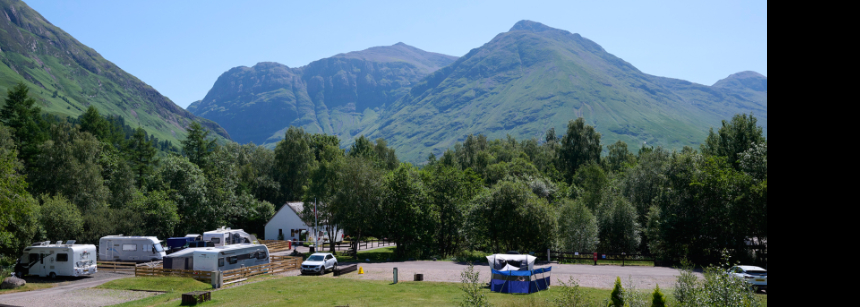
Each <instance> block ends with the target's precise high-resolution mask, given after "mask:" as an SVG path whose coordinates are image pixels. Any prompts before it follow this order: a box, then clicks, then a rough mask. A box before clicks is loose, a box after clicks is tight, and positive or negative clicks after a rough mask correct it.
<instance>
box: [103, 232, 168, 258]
mask: <svg viewBox="0 0 860 307" xmlns="http://www.w3.org/2000/svg"><path fill="white" fill-rule="evenodd" d="M166 255H167V253H165V252H164V248H163V247H162V246H161V241H160V240H158V238H156V237H139V236H123V235H118V236H106V237H102V238H101V239H99V260H102V261H130V262H147V261H159V260H161V259H162V258H163V257H164V256H166Z"/></svg>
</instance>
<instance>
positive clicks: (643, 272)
mask: <svg viewBox="0 0 860 307" xmlns="http://www.w3.org/2000/svg"><path fill="white" fill-rule="evenodd" d="M342 265H344V264H342ZM358 265H359V266H361V267H363V268H364V271H365V274H364V275H358V274H357V273H350V274H347V275H344V276H341V277H339V278H351V279H363V280H389V281H390V280H392V279H393V270H394V268H395V267H396V268H398V271H399V279H400V281H412V279H413V275H414V274H424V281H437V282H460V273H461V272H463V270H464V269H466V268H467V267H468V264H462V263H454V262H448V261H411V262H389V263H360V264H358ZM549 266H552V283H553V284H554V285H558V284H559V283H558V280H559V279H560V280H562V281H565V282H567V281H568V279H569V278H570V277H573V278H574V279H576V280H577V281H578V282H579V285H580V286H583V287H589V288H602V289H611V288H612V287H613V285H614V284H615V278H617V277H621V280H622V282H623V283H625V285H626V284H627V282H628V280H629V279H631V278H632V280H633V282H634V285H635V286H636V288H638V289H654V287H656V285H658V284H659V285H660V288H674V287H675V280H676V279H677V277H678V275H680V274H679V273H678V270H676V269H671V268H658V267H634V266H629V267H620V266H589V265H572V264H551V265H549ZM538 267H544V266H538ZM475 270H477V271H478V272H480V274H481V275H480V276H481V279H482V280H484V281H485V282H490V267H489V265H487V264H482V265H476V266H475Z"/></svg>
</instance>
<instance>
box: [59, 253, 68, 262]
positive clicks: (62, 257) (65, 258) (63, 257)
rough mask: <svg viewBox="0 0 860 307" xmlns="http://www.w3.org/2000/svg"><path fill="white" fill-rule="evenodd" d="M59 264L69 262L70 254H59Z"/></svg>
mask: <svg viewBox="0 0 860 307" xmlns="http://www.w3.org/2000/svg"><path fill="white" fill-rule="evenodd" d="M57 262H69V254H57Z"/></svg>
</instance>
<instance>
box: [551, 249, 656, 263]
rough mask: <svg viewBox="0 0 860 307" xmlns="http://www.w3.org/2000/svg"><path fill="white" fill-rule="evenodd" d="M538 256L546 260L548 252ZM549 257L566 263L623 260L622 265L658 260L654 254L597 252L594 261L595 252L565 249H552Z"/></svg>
mask: <svg viewBox="0 0 860 307" xmlns="http://www.w3.org/2000/svg"><path fill="white" fill-rule="evenodd" d="M535 256H536V257H538V261H546V260H547V254H546V253H545V252H544V253H537V254H535ZM549 256H550V257H549V259H550V260H551V261H553V262H558V263H565V262H577V261H578V262H588V263H591V262H594V263H596V264H600V263H601V262H603V263H606V262H611V263H613V264H615V263H618V262H621V265H622V266H623V265H625V264H626V263H627V262H633V261H647V262H655V264H656V263H657V262H658V261H657V259H655V257H654V256H652V255H646V254H616V253H597V261H596V262H595V261H594V253H593V252H587V253H586V252H583V253H577V252H564V251H550V255H549Z"/></svg>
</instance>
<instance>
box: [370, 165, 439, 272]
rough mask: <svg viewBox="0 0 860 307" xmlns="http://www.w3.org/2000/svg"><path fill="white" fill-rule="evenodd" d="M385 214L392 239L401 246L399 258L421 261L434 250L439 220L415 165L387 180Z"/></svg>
mask: <svg viewBox="0 0 860 307" xmlns="http://www.w3.org/2000/svg"><path fill="white" fill-rule="evenodd" d="M385 185H386V193H385V198H384V200H383V202H382V206H381V211H382V212H384V215H383V216H384V225H385V228H386V232H385V233H386V234H387V236H388V238H390V239H392V241H394V242H396V243H397V250H396V251H395V252H396V254H397V256H399V257H401V258H406V257H414V258H421V257H422V256H429V255H427V254H426V253H427V252H428V251H429V250H430V249H431V248H432V244H433V237H434V236H433V233H434V230H435V229H436V228H437V224H438V221H437V220H436V219H435V218H434V216H433V215H432V212H431V210H430V203H431V201H430V197H429V196H428V195H427V188H426V187H425V186H424V182H423V181H421V178H420V176H419V174H418V170H417V169H415V168H414V167H413V166H412V165H411V164H401V165H400V167H398V168H397V169H396V170H394V172H393V173H392V174H390V175H389V176H387V178H386V180H385Z"/></svg>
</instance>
